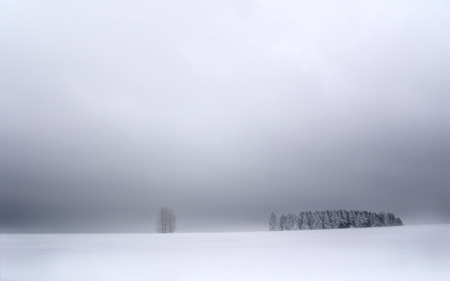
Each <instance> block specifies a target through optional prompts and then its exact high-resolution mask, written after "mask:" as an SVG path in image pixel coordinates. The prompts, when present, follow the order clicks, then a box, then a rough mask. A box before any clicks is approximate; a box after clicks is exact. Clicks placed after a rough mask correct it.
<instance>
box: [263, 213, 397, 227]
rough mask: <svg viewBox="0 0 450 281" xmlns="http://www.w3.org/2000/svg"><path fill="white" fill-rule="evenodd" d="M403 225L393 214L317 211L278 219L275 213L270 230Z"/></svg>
mask: <svg viewBox="0 0 450 281" xmlns="http://www.w3.org/2000/svg"><path fill="white" fill-rule="evenodd" d="M398 225H403V222H402V220H401V219H400V218H397V217H396V216H394V214H392V213H384V212H381V213H376V212H368V211H355V210H351V211H347V210H333V211H329V210H326V211H315V212H300V213H299V214H298V215H294V214H287V215H281V216H280V218H279V219H278V218H277V216H276V215H275V213H274V212H272V213H271V214H270V219H269V230H270V231H275V230H307V229H335V228H349V227H357V228H361V227H379V226H398Z"/></svg>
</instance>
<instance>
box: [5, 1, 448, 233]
mask: <svg viewBox="0 0 450 281" xmlns="http://www.w3.org/2000/svg"><path fill="white" fill-rule="evenodd" d="M449 12H450V2H449V1H446V0H443V1H433V0H431V1H411V0H405V1H400V0H399V1H380V0H377V1H317V0H315V1H284V0H277V1H257V0H255V1H247V0H236V1H206V0H205V1H197V0H195V1H172V0H170V1H129V0H127V1H106V0H105V1H100V0H95V1H56V0H55V1H52V0H49V1H0V38H1V39H0V40H1V43H0V212H1V213H0V226H1V227H2V231H8V232H11V231H41V232H52V231H119V232H122V231H125V232H127V231H130V232H133V231H153V230H154V228H155V218H156V213H157V210H158V209H159V208H160V207H162V206H167V207H169V208H171V209H173V211H174V212H175V214H176V215H177V218H178V229H179V231H217V230H228V231H232V230H263V229H267V227H268V218H269V214H270V212H271V211H275V212H276V213H277V214H282V213H288V212H292V213H298V212H299V211H305V210H311V211H314V210H325V209H361V210H370V211H390V212H394V213H395V214H396V215H398V216H400V217H401V218H403V220H404V222H405V223H416V222H450V204H449V202H450V79H449V77H450V17H449V16H448V15H449Z"/></svg>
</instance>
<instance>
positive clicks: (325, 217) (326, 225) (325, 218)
mask: <svg viewBox="0 0 450 281" xmlns="http://www.w3.org/2000/svg"><path fill="white" fill-rule="evenodd" d="M322 228H323V229H331V228H332V227H331V222H330V217H329V216H328V212H323V216H322Z"/></svg>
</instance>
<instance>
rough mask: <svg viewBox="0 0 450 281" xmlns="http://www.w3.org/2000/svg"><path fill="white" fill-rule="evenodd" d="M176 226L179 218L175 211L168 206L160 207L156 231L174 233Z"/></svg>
mask: <svg viewBox="0 0 450 281" xmlns="http://www.w3.org/2000/svg"><path fill="white" fill-rule="evenodd" d="M176 226H177V219H176V217H175V214H174V213H173V211H172V210H171V209H169V208H166V207H163V208H161V209H159V212H158V218H157V221H156V231H157V232H158V233H172V232H175V230H176Z"/></svg>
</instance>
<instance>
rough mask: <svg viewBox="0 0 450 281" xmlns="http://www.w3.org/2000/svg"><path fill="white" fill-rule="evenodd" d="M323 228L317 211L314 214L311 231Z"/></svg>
mask: <svg viewBox="0 0 450 281" xmlns="http://www.w3.org/2000/svg"><path fill="white" fill-rule="evenodd" d="M322 228H323V223H322V220H321V219H320V214H319V212H318V211H316V212H314V213H313V214H312V225H311V229H322Z"/></svg>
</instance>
